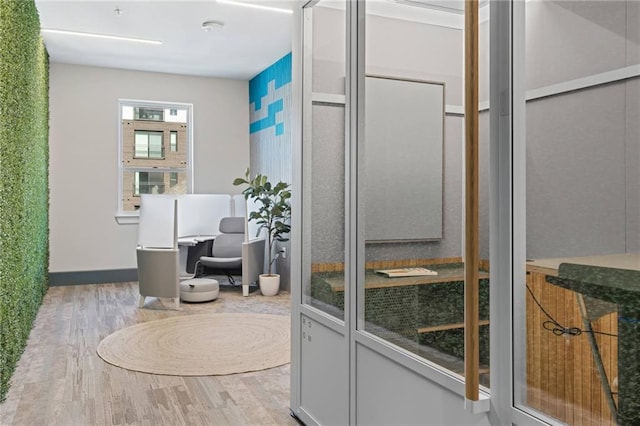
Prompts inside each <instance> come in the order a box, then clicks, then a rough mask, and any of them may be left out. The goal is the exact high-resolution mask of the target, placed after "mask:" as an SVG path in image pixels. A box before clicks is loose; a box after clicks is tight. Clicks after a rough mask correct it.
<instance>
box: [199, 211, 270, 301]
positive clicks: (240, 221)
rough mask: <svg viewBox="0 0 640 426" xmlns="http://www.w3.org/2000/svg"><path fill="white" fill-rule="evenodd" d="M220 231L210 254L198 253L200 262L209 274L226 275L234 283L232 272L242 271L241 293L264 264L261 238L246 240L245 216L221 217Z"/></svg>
mask: <svg viewBox="0 0 640 426" xmlns="http://www.w3.org/2000/svg"><path fill="white" fill-rule="evenodd" d="M219 230H220V233H219V234H218V235H216V238H215V240H214V241H213V246H212V248H211V256H202V257H200V261H199V263H200V265H201V266H202V267H203V268H204V271H205V272H206V273H209V274H220V275H226V276H227V277H229V283H230V284H231V285H235V284H236V282H235V279H234V277H233V276H234V275H242V287H243V293H244V294H245V295H247V294H248V289H249V285H250V284H252V283H254V282H256V281H257V280H258V276H259V274H261V273H262V270H263V268H264V246H265V240H264V239H255V240H251V241H247V239H246V236H245V218H244V217H224V218H222V219H221V220H220V227H219Z"/></svg>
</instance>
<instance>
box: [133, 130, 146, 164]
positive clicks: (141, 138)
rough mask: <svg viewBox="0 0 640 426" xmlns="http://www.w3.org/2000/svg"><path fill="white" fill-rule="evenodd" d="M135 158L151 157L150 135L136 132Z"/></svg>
mask: <svg viewBox="0 0 640 426" xmlns="http://www.w3.org/2000/svg"><path fill="white" fill-rule="evenodd" d="M135 157H136V158H148V157H149V135H148V134H147V133H140V132H136V134H135Z"/></svg>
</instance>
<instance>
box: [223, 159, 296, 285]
mask: <svg viewBox="0 0 640 426" xmlns="http://www.w3.org/2000/svg"><path fill="white" fill-rule="evenodd" d="M233 184H234V185H235V186H239V185H247V187H246V188H245V189H244V190H243V191H242V194H243V195H244V198H245V200H248V199H252V200H254V201H255V202H256V205H257V206H258V209H257V210H255V211H252V212H251V213H249V220H253V221H255V222H256V223H257V224H258V234H257V235H256V236H258V235H260V231H262V230H263V229H264V230H265V231H266V234H267V250H268V253H269V267H268V271H267V273H268V274H269V275H272V274H271V267H272V265H273V262H275V261H276V259H277V258H278V256H279V253H278V254H275V255H274V253H273V249H274V244H275V242H276V241H280V242H284V241H289V238H288V237H287V235H288V234H289V232H290V231H291V226H290V224H289V221H290V219H291V204H290V201H289V200H290V198H291V191H290V190H289V184H288V183H285V182H278V183H277V184H275V185H273V184H272V183H271V182H269V179H268V178H267V177H266V176H264V175H261V174H258V175H256V176H255V177H254V178H253V179H251V176H250V172H249V169H247V171H246V172H245V176H244V178H237V179H235V180H234V181H233Z"/></svg>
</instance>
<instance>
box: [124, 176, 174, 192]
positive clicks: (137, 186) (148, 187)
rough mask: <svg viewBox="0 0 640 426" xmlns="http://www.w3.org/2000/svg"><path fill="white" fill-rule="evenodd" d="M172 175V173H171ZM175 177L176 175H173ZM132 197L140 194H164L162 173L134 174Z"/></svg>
mask: <svg viewBox="0 0 640 426" xmlns="http://www.w3.org/2000/svg"><path fill="white" fill-rule="evenodd" d="M171 174H172V175H173V174H174V173H171ZM175 175H176V176H177V173H175ZM134 181H135V182H134V188H133V195H134V196H137V197H139V196H140V194H164V173H162V172H135V179H134Z"/></svg>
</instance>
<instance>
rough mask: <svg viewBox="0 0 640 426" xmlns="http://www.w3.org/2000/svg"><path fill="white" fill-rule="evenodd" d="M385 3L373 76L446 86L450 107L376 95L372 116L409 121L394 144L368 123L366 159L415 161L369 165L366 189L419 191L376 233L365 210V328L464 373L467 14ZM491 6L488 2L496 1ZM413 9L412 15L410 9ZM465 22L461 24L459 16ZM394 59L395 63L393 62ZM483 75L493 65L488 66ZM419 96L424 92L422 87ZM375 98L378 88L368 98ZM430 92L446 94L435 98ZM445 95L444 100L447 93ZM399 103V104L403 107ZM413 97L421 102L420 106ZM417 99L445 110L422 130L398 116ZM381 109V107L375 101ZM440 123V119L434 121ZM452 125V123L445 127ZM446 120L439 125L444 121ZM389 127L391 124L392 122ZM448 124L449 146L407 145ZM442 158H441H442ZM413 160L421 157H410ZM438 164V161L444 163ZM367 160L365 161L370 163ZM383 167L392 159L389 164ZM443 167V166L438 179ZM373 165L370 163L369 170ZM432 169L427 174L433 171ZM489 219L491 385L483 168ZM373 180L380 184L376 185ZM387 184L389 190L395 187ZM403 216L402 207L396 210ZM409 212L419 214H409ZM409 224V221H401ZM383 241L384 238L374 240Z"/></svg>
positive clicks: (484, 138) (484, 325) (484, 343)
mask: <svg viewBox="0 0 640 426" xmlns="http://www.w3.org/2000/svg"><path fill="white" fill-rule="evenodd" d="M379 6H380V5H379V4H378V3H377V2H370V3H367V16H366V52H367V56H366V58H365V60H366V73H367V75H374V76H380V77H386V78H392V79H397V80H407V81H412V82H418V83H416V84H426V85H430V86H433V88H435V87H438V86H439V87H444V89H443V90H442V91H441V92H440V95H439V96H440V97H441V98H440V100H439V101H437V102H435V103H434V105H437V104H440V105H443V106H444V105H446V106H447V107H446V108H445V109H444V112H443V110H442V108H441V109H440V110H439V111H436V110H435V108H431V109H427V108H425V105H427V103H428V99H424V100H423V101H420V100H417V101H415V102H413V101H411V99H410V98H409V97H407V95H406V94H405V95H403V96H402V97H401V98H400V99H397V100H394V96H386V97H385V98H384V99H373V98H372V99H367V101H366V102H365V105H366V107H367V108H365V122H369V121H370V120H375V121H376V122H379V121H380V120H386V121H388V122H389V123H401V125H399V126H396V127H394V128H397V129H398V130H396V134H394V135H389V136H387V141H386V144H380V143H379V142H377V141H376V143H373V141H374V140H375V138H378V137H379V136H380V135H379V132H375V134H370V133H371V132H372V130H371V127H370V126H368V125H366V126H365V131H366V133H365V137H364V143H363V144H362V151H363V153H362V154H361V155H364V157H365V158H366V159H369V158H382V157H384V158H387V163H388V164H392V163H394V164H395V163H399V164H402V163H403V162H404V163H405V164H406V169H405V170H403V169H402V168H401V167H400V168H399V171H396V172H394V173H387V171H386V170H379V168H380V167H383V163H380V164H378V166H377V167H375V168H373V170H371V166H370V165H371V162H369V161H365V162H364V164H363V166H362V168H361V170H360V172H359V176H361V177H362V179H363V182H361V186H360V187H359V191H360V192H364V193H367V194H373V193H375V198H377V199H379V200H380V203H384V200H386V199H393V197H394V196H395V195H396V193H397V192H398V191H402V190H406V189H407V188H412V189H411V190H409V192H408V193H407V195H406V196H405V198H407V199H406V200H405V201H397V202H396V203H394V205H393V206H391V207H389V208H387V210H390V211H389V213H391V215H390V216H391V217H394V216H395V221H394V220H393V219H386V220H385V221H384V223H382V224H381V225H377V226H375V227H374V228H377V227H378V226H383V227H386V229H385V230H384V231H385V232H386V235H389V237H388V238H380V237H379V236H380V235H385V232H381V230H380V229H372V228H371V227H369V226H368V225H369V222H370V221H373V220H377V218H376V217H374V213H375V209H373V208H370V203H368V204H367V205H366V206H365V207H366V210H365V212H364V219H365V222H366V224H365V226H364V230H365V236H364V239H365V241H366V242H365V245H364V251H365V265H364V268H365V271H364V275H363V278H364V279H363V280H362V282H359V283H358V286H359V289H360V291H359V292H358V294H359V296H361V297H362V299H361V301H360V303H359V306H360V307H361V313H362V315H363V318H362V319H363V320H364V321H363V323H362V324H363V328H364V330H365V331H367V332H369V333H371V334H373V335H376V336H378V337H379V338H382V339H384V340H386V341H387V342H390V343H392V344H394V345H396V346H399V347H401V348H403V349H405V350H407V351H410V352H412V353H413V354H415V355H416V356H419V357H422V358H425V359H428V360H430V361H432V362H434V363H436V364H438V365H439V366H441V367H443V368H445V369H448V370H450V371H452V372H454V373H457V374H459V375H460V376H464V263H463V259H462V252H463V249H462V221H463V214H462V212H463V205H462V199H463V193H462V191H463V186H462V182H463V152H462V147H463V137H464V135H463V131H462V130H463V123H464V117H463V116H462V115H461V114H460V113H459V112H458V111H461V110H462V104H463V87H462V86H463V63H462V58H463V33H462V31H460V28H462V26H463V23H464V15H463V11H462V10H460V11H459V12H460V13H451V16H449V18H451V21H448V22H449V24H447V25H443V24H442V21H438V22H436V21H435V20H434V18H433V14H432V12H433V10H430V9H427V8H421V7H409V6H407V5H397V6H396V7H395V9H394V8H389V7H387V8H385V9H384V10H382V9H378V7H379ZM484 7H486V8H488V6H487V5H485V6H484ZM409 10H410V12H409V13H408V12H407V11H409ZM456 20H458V21H456ZM481 40H482V41H481V45H482V46H483V48H482V49H481V51H482V52H483V53H485V54H487V55H488V50H487V49H486V48H484V46H485V45H488V22H486V20H485V21H484V22H482V23H481ZM390 58H392V59H390ZM480 63H481V66H482V67H485V66H486V65H487V64H488V60H487V59H486V58H482V59H481V60H480ZM483 71H486V69H484V70H483ZM487 86H488V74H485V75H484V76H483V81H482V88H483V90H481V96H483V99H486V98H487V96H488V91H487V90H486V87H487ZM413 92H415V91H413ZM371 95H372V94H371V93H369V91H368V90H366V91H365V96H366V97H369V96H371ZM429 96H436V95H435V94H432V95H429ZM442 96H444V98H442ZM371 102H388V103H389V105H388V108H387V110H388V111H391V112H388V113H387V114H386V116H385V117H376V118H374V117H373V116H372V115H371V110H372V106H371V105H370V103H371ZM394 102H397V103H398V105H399V106H397V107H394V105H395V104H394ZM411 102H413V103H411ZM407 103H411V105H414V108H413V110H416V109H418V110H422V111H423V112H422V113H423V114H432V115H433V114H435V115H436V117H435V118H434V117H433V116H429V117H424V119H422V120H419V121H420V122H421V123H422V127H418V126H415V127H412V126H411V125H410V122H409V120H407V114H399V115H394V111H395V112H398V111H401V110H402V108H403V107H406V105H407ZM374 107H375V105H374ZM488 115H489V114H488V110H487V109H486V105H485V106H484V111H483V112H482V115H481V126H482V129H481V132H480V135H481V149H480V151H481V156H482V157H483V158H482V165H481V167H487V166H488V149H487V146H488V135H487V130H488ZM430 123H431V124H430ZM442 123H443V124H444V126H442ZM436 124H439V126H436ZM382 125H384V123H383V124H382ZM438 127H440V129H442V128H444V136H442V135H441V136H440V137H439V146H438V148H440V149H428V150H427V152H424V151H421V152H412V151H411V147H410V146H409V145H408V144H406V143H405V142H406V141H408V140H410V139H413V138H414V137H415V136H416V135H417V137H418V139H420V135H423V137H422V139H423V142H424V144H425V146H427V145H428V144H429V143H433V141H432V142H429V141H430V138H431V137H433V135H434V134H437V133H438ZM434 157H435V158H434ZM406 158H410V159H411V161H408V160H406ZM434 161H435V163H434ZM361 164H362V163H361ZM381 164H382V165H381ZM429 164H436V165H437V166H438V168H439V171H438V172H437V173H436V174H435V175H433V176H430V175H429V172H432V171H433V169H434V167H435V166H432V167H429V166H428V165H429ZM367 167H369V169H368V168H367ZM425 169H427V170H425ZM413 171H420V172H422V173H426V176H425V177H422V178H415V177H412V178H407V176H408V175H409V174H410V173H411V172H413ZM384 173H386V175H387V177H386V179H388V180H391V182H387V184H386V185H376V184H375V183H374V182H376V180H375V179H372V178H370V177H371V176H372V177H376V178H377V177H379V176H380V175H382V174H384ZM480 179H481V180H482V182H481V185H480V186H481V197H486V199H485V198H483V199H481V208H482V209H484V210H485V211H481V212H480V218H481V222H482V229H481V230H480V235H481V240H482V241H481V247H480V254H481V257H482V259H483V260H484V261H483V262H481V263H482V265H481V271H480V274H479V277H480V320H481V321H480V364H481V377H480V383H481V384H482V385H485V386H488V384H489V374H488V372H489V370H488V366H489V327H488V324H489V274H488V266H489V265H488V259H489V249H488V219H489V216H488V183H489V182H488V169H487V170H484V171H482V172H481V173H480ZM434 183H435V185H436V186H438V190H439V191H440V192H439V193H440V195H437V196H434V198H429V197H430V192H431V191H430V190H429V188H430V187H433V185H434ZM372 185H373V187H371V186H372ZM385 188H386V189H385ZM414 198H415V199H417V200H418V201H420V202H426V203H427V205H428V208H427V207H418V206H419V203H416V202H413V201H414V200H413V199H414ZM434 206H437V209H438V213H439V214H441V216H440V218H439V219H436V220H435V223H436V224H437V225H438V226H436V227H433V226H431V227H429V230H430V234H429V235H427V234H422V233H421V231H420V230H419V229H420V226H421V224H427V223H431V222H432V221H433V219H434V217H433V216H434V213H433V211H432V210H430V208H432V207H434ZM393 213H396V214H395V215H394V214H393ZM406 216H409V217H410V219H411V220H402V218H403V217H406ZM397 222H402V223H397ZM406 223H417V224H416V225H415V232H413V233H404V234H398V235H402V237H399V238H393V235H394V232H395V230H399V229H401V228H402V227H401V225H405V224H406ZM374 240H375V241H374ZM414 268H424V269H427V270H429V271H433V273H434V274H429V275H418V276H407V277H398V278H389V277H387V276H386V275H385V274H384V273H382V272H383V271H386V270H389V269H408V273H409V274H413V272H414V271H413V269H414Z"/></svg>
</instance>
